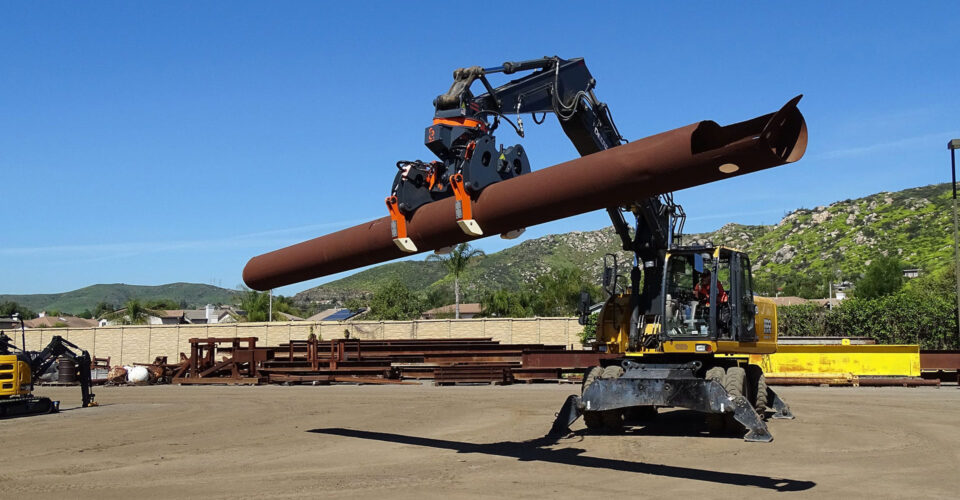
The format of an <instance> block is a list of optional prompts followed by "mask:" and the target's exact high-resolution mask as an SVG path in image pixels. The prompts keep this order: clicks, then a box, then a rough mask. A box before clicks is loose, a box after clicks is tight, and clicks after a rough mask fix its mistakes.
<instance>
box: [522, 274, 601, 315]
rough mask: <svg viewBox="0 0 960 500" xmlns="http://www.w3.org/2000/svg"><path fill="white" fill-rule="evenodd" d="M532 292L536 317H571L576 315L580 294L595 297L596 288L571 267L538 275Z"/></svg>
mask: <svg viewBox="0 0 960 500" xmlns="http://www.w3.org/2000/svg"><path fill="white" fill-rule="evenodd" d="M533 290H534V300H533V311H534V313H536V314H537V316H573V315H575V314H576V313H577V305H578V304H579V302H580V292H590V294H591V295H596V286H595V285H590V284H588V283H587V282H586V281H585V280H584V278H583V271H582V270H581V269H579V268H576V267H572V266H563V267H559V268H557V269H554V270H553V272H551V273H548V274H543V275H540V276H539V277H537V281H536V283H535V284H534V287H533Z"/></svg>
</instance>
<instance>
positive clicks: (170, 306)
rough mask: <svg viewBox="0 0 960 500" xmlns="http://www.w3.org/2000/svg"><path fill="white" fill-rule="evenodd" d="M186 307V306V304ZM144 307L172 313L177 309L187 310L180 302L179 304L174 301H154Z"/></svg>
mask: <svg viewBox="0 0 960 500" xmlns="http://www.w3.org/2000/svg"><path fill="white" fill-rule="evenodd" d="M184 305H186V304H184ZM144 306H146V307H149V308H150V309H157V310H160V309H162V310H165V311H172V310H175V309H186V307H181V305H180V302H177V301H176V300H173V299H154V300H150V301H147V302H145V303H144Z"/></svg>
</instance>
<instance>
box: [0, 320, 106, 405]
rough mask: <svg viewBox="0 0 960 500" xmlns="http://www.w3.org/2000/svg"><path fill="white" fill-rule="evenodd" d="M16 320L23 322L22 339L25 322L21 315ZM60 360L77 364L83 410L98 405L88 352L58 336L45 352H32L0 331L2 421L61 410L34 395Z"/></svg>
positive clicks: (49, 400)
mask: <svg viewBox="0 0 960 500" xmlns="http://www.w3.org/2000/svg"><path fill="white" fill-rule="evenodd" d="M14 319H16V320H19V321H20V334H21V337H23V336H24V333H23V320H22V319H21V318H20V317H19V316H15V317H14ZM21 345H23V344H21ZM60 357H64V358H67V359H69V360H72V361H73V362H74V363H75V364H76V370H77V380H78V381H79V382H80V390H81V393H82V397H83V401H82V403H83V407H84V408H86V407H88V406H96V405H97V403H96V402H95V401H94V394H93V393H92V392H90V386H91V384H92V380H91V375H90V354H89V353H88V352H87V351H84V350H82V349H80V348H79V347H77V346H76V345H74V344H72V343H70V342H69V341H67V340H65V339H64V338H63V337H60V336H59V335H55V336H54V337H53V338H52V339H51V340H50V344H48V345H47V347H45V348H44V349H43V350H42V351H40V352H36V353H31V352H28V351H26V350H23V349H21V348H18V347H17V346H16V345H14V344H13V342H12V341H11V338H10V337H8V336H7V335H6V334H5V333H4V332H0V419H2V418H9V417H19V416H26V415H37V414H42V413H56V412H57V411H59V409H60V402H59V401H53V400H51V399H50V398H47V397H39V396H35V395H33V384H34V381H36V380H38V379H39V378H40V375H42V374H43V373H45V372H46V371H47V369H48V368H50V366H52V365H53V363H54V361H56V360H57V358H60Z"/></svg>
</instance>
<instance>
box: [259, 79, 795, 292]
mask: <svg viewBox="0 0 960 500" xmlns="http://www.w3.org/2000/svg"><path fill="white" fill-rule="evenodd" d="M799 100H800V96H797V97H796V98H794V99H792V100H791V101H790V102H788V103H787V104H786V105H785V106H784V107H783V108H781V109H780V111H778V112H776V113H770V114H768V115H764V116H760V117H757V118H754V119H752V120H747V121H744V122H740V123H735V124H733V125H728V126H726V127H721V126H719V125H717V124H716V123H715V122H712V121H703V122H700V123H695V124H693V125H688V126H686V127H683V128H678V129H676V130H671V131H669V132H664V133H661V134H657V135H654V136H651V137H647V138H645V139H640V140H638V141H634V142H631V143H629V144H625V145H623V146H618V147H615V148H612V149H608V150H605V151H601V152H599V153H595V154H592V155H588V156H584V157H582V158H577V159H575V160H570V161H568V162H565V163H561V164H559V165H554V166H552V167H548V168H544V169H541V170H538V171H535V172H531V173H529V174H526V175H521V176H519V177H515V178H513V179H509V180H506V181H502V182H498V183H496V184H493V185H490V186H488V187H487V188H486V189H484V190H483V191H482V192H481V193H480V195H479V196H478V197H477V198H476V200H475V201H474V202H473V216H474V219H475V220H476V221H477V222H478V223H479V224H480V227H481V228H482V229H483V232H484V234H485V235H495V234H502V233H507V232H509V231H512V230H515V229H519V228H525V227H530V226H533V225H536V224H542V223H544V222H549V221H553V220H558V219H563V218H564V217H570V216H573V215H577V214H582V213H585V212H591V211H594V210H600V209H605V208H607V207H616V206H622V205H626V204H629V203H631V202H634V201H640V200H644V199H647V198H649V197H651V196H657V195H659V194H662V193H668V192H671V191H676V190H680V189H685V188H689V187H693V186H699V185H701V184H707V183H709V182H713V181H716V180H719V179H725V178H728V177H734V176H737V175H743V174H747V173H751V172H756V171H758V170H763V169H767V168H770V167H775V166H778V165H783V164H785V163H790V162H794V161H797V160H799V159H800V157H801V156H803V153H804V151H805V150H806V146H807V127H806V123H805V122H804V120H803V115H802V114H800V111H799V110H798V109H797V107H796V105H797V102H798V101H799ZM454 202H455V200H454V199H453V198H452V197H451V198H446V199H443V200H440V201H437V202H434V203H430V204H427V205H423V206H421V207H420V208H419V209H418V210H417V211H416V212H415V213H414V214H413V217H411V218H410V219H409V220H408V222H407V234H408V236H409V237H410V238H411V239H412V240H413V242H414V243H415V244H416V246H417V248H418V249H419V250H420V251H421V252H423V251H430V250H436V249H440V248H444V247H449V246H452V245H456V244H458V243H462V242H465V241H469V240H472V239H475V237H472V236H468V235H466V234H464V233H463V231H461V230H460V227H459V226H458V225H457V223H456V218H455V215H454ZM406 255H410V254H407V253H404V252H402V251H401V250H400V249H399V248H397V247H396V245H394V243H393V239H392V237H391V232H390V218H389V217H383V218H380V219H377V220H374V221H371V222H368V223H366V224H361V225H359V226H354V227H351V228H347V229H344V230H342V231H338V232H336V233H332V234H328V235H326V236H321V237H319V238H314V239H312V240H309V241H305V242H303V243H298V244H296V245H293V246H289V247H287V248H282V249H280V250H275V251H273V252H270V253H266V254H263V255H258V256H256V257H254V258H252V259H250V262H248V263H247V266H246V267H245V268H244V270H243V281H244V282H246V284H247V285H248V286H249V287H250V288H253V289H255V290H268V289H271V288H276V287H279V286H284V285H289V284H292V283H298V282H300V281H306V280H309V279H313V278H319V277H321V276H327V275H330V274H335V273H339V272H342V271H348V270H351V269H356V268H359V267H363V266H367V265H370V264H376V263H378V262H386V261H388V260H393V259H397V258H400V257H403V256H406Z"/></svg>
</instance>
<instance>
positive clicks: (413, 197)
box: [387, 57, 683, 304]
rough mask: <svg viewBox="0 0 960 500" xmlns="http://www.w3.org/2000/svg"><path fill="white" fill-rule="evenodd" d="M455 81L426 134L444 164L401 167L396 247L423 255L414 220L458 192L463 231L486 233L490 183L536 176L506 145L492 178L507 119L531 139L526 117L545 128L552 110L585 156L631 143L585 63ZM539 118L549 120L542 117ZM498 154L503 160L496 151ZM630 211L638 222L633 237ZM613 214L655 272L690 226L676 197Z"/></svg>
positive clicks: (527, 66)
mask: <svg viewBox="0 0 960 500" xmlns="http://www.w3.org/2000/svg"><path fill="white" fill-rule="evenodd" d="M523 71H533V72H532V73H530V74H527V75H524V76H521V77H520V78H517V79H514V80H512V81H510V82H507V83H505V84H503V85H500V86H498V87H493V86H492V85H491V84H490V82H489V80H488V79H487V75H490V74H495V73H504V74H508V75H509V74H514V73H517V72H523ZM453 77H454V82H453V84H452V85H451V87H450V89H449V90H448V91H447V92H446V93H444V94H442V95H440V96H438V97H437V98H436V99H435V100H434V106H435V108H436V112H435V115H434V123H433V125H432V126H430V127H428V128H427V131H426V145H427V147H428V148H429V149H430V150H431V151H433V152H434V153H435V154H436V155H437V156H438V157H439V158H440V159H441V161H440V162H432V163H430V164H426V163H424V162H421V161H419V160H417V161H415V162H398V165H397V167H398V168H399V169H400V173H398V174H397V177H396V179H395V180H394V184H393V186H394V187H393V192H392V194H391V196H390V197H388V198H387V206H388V209H389V211H390V214H391V220H392V224H391V226H392V231H393V237H394V243H396V245H397V246H398V247H399V248H401V249H402V250H404V251H408V252H413V251H416V246H415V245H414V244H413V242H412V241H411V240H410V239H409V238H407V237H406V229H405V226H406V218H407V217H408V216H409V215H411V214H412V213H413V212H414V211H415V210H416V209H417V208H419V207H420V206H422V205H423V204H425V203H429V202H431V201H436V200H438V199H441V198H444V197H448V196H451V195H452V196H456V198H457V203H456V210H455V211H456V213H455V216H456V217H457V222H458V224H460V227H461V229H463V231H464V232H466V233H467V234H470V235H472V236H480V235H482V234H483V231H482V228H480V227H479V225H477V224H476V222H475V221H472V220H471V218H470V213H471V210H470V202H471V199H472V198H473V197H475V196H476V195H477V194H479V192H480V191H482V190H483V188H484V187H486V186H487V185H490V184H492V183H494V182H499V181H501V180H506V179H508V178H510V177H513V176H516V175H522V174H525V173H528V172H529V171H530V169H529V163H528V161H527V159H526V156H525V154H524V151H523V149H522V147H521V146H520V145H516V146H513V147H511V148H507V149H504V148H503V147H502V146H501V147H500V151H499V156H498V157H497V160H496V163H494V165H495V167H496V172H497V174H495V175H491V173H490V172H491V169H490V168H489V166H490V163H489V161H485V160H484V159H485V158H488V157H490V156H491V155H490V153H491V152H492V151H495V149H494V148H495V138H494V136H493V132H494V131H495V130H496V129H497V128H498V126H499V124H500V123H501V121H507V122H508V123H510V124H511V125H512V126H513V128H514V130H515V131H516V132H517V134H518V135H519V136H521V137H523V136H524V128H523V120H522V118H521V115H524V114H527V113H530V114H531V115H532V119H533V121H534V122H535V123H538V124H539V123H542V122H543V120H544V119H545V115H546V113H552V114H554V115H556V116H557V119H558V120H559V121H560V125H561V127H562V128H563V131H564V133H565V134H566V135H567V137H568V138H569V139H570V141H571V142H572V143H573V145H574V147H575V148H576V149H577V151H578V152H579V153H580V154H581V156H586V155H589V154H593V153H596V152H599V151H603V150H606V149H610V148H613V147H616V146H619V145H621V144H623V143H625V142H626V141H625V140H624V139H623V137H622V136H621V135H620V132H619V130H618V129H617V127H616V124H615V123H614V121H613V117H612V115H611V114H610V109H609V107H608V106H607V105H606V104H605V103H603V102H601V101H600V100H599V99H597V96H596V94H595V93H594V87H596V80H595V79H594V78H593V76H592V75H591V74H590V71H589V69H587V66H586V63H585V62H584V60H583V59H582V58H575V59H569V60H566V59H561V58H559V57H544V58H541V59H531V60H527V61H519V62H505V63H503V64H502V65H500V66H495V67H489V68H483V67H480V66H472V67H468V68H460V69H458V70H456V71H454V73H453ZM478 80H479V81H480V82H481V83H482V85H483V88H484V89H485V90H486V92H485V93H483V94H480V95H476V96H475V95H474V94H473V93H472V91H471V86H472V85H473V84H474V83H475V82H477V81H478ZM537 114H542V115H543V116H541V118H540V119H539V120H538V119H537V116H536V115H537ZM511 115H513V116H516V123H514V122H512V121H511V120H510V118H509V116H511ZM493 156H497V155H496V153H495V152H494V154H493ZM624 210H626V211H628V212H632V213H633V215H634V216H635V218H636V222H637V228H636V230H635V231H634V234H633V235H631V234H630V228H629V224H628V222H627V220H626V219H625V217H624V214H623V211H624ZM607 213H608V214H609V216H610V219H611V221H612V222H613V226H614V229H615V230H616V232H617V234H618V235H619V237H620V239H621V241H622V243H623V248H624V250H631V251H634V252H638V259H637V262H640V263H649V264H651V267H652V266H656V265H658V264H662V256H663V254H664V252H665V251H666V250H667V249H668V248H670V246H671V245H672V244H673V243H674V239H675V234H677V235H678V234H679V232H680V230H681V229H682V224H683V209H682V208H681V207H679V206H678V205H676V204H674V203H673V199H672V196H671V195H670V194H666V195H662V196H659V197H653V198H648V199H641V200H637V201H636V202H635V203H633V204H631V205H630V206H628V207H619V206H612V207H608V208H607ZM521 232H522V231H521ZM518 234H519V232H514V233H513V234H511V236H513V237H515V236H516V235H518ZM503 236H504V237H506V235H503ZM658 258H659V261H658ZM660 267H662V265H661V266H660ZM648 281H649V280H648ZM653 281H654V282H658V281H659V280H653ZM644 288H645V291H646V289H647V288H649V294H651V295H655V294H656V289H657V288H658V287H657V286H655V285H653V284H650V285H649V286H645V287H644ZM645 302H648V303H650V304H655V303H656V300H654V298H653V297H651V299H650V300H646V301H645Z"/></svg>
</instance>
